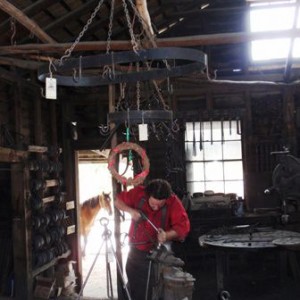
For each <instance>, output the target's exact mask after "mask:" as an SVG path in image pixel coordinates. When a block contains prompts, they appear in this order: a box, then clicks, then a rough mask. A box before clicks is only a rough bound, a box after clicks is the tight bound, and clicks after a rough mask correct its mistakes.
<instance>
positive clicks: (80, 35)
mask: <svg viewBox="0 0 300 300" xmlns="http://www.w3.org/2000/svg"><path fill="white" fill-rule="evenodd" d="M103 2H104V0H100V1H99V3H98V5H97V6H96V8H95V9H94V11H93V13H92V14H91V16H90V18H89V19H88V20H87V22H86V24H85V26H84V27H83V29H82V30H81V32H80V33H79V35H78V37H77V38H76V40H75V42H74V43H73V44H72V45H71V46H70V48H68V49H67V50H66V51H65V54H64V55H63V56H62V57H61V58H60V59H59V60H58V63H59V65H60V66H61V65H62V63H63V60H64V59H66V58H69V57H70V56H71V54H72V52H73V50H74V48H75V47H76V46H77V44H78V43H79V42H80V40H81V38H82V37H83V35H84V34H85V32H86V31H87V30H88V28H89V26H90V25H91V23H92V22H93V20H94V18H95V17H96V15H97V13H98V11H99V10H100V8H101V6H102V4H103Z"/></svg>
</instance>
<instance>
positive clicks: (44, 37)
mask: <svg viewBox="0 0 300 300" xmlns="http://www.w3.org/2000/svg"><path fill="white" fill-rule="evenodd" d="M0 9H1V10H3V11H4V12H6V13H7V14H8V15H10V16H11V17H13V18H14V19H16V20H17V21H18V22H19V23H20V24H22V25H23V26H24V27H25V28H27V29H28V30H29V32H32V33H33V34H34V35H35V36H37V37H38V38H39V39H40V40H41V41H42V42H44V43H56V41H55V40H54V39H53V38H52V37H51V36H49V35H48V34H47V33H46V32H44V31H43V30H42V29H41V28H40V27H39V25H38V24H37V23H36V22H34V21H33V20H31V19H30V18H28V17H27V16H26V15H25V14H24V13H23V12H22V11H21V10H19V9H18V8H16V7H15V6H13V5H12V4H11V3H9V2H8V1H7V0H1V1H0Z"/></svg>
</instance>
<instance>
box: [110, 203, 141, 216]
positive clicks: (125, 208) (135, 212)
mask: <svg viewBox="0 0 300 300" xmlns="http://www.w3.org/2000/svg"><path fill="white" fill-rule="evenodd" d="M115 207H116V208H117V209H119V210H122V211H125V212H127V213H129V214H130V216H131V218H132V219H133V220H134V221H138V220H139V219H140V218H141V214H140V213H139V211H138V210H137V209H135V208H133V207H130V206H128V205H127V204H126V203H125V202H123V201H122V200H120V199H118V198H117V199H116V200H115Z"/></svg>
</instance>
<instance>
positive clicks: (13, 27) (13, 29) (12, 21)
mask: <svg viewBox="0 0 300 300" xmlns="http://www.w3.org/2000/svg"><path fill="white" fill-rule="evenodd" d="M10 30H11V32H12V33H11V37H10V44H11V45H12V46H14V45H16V41H15V37H16V32H17V30H16V19H15V18H10Z"/></svg>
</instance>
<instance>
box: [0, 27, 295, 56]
mask: <svg viewBox="0 0 300 300" xmlns="http://www.w3.org/2000/svg"><path fill="white" fill-rule="evenodd" d="M287 36H288V37H292V38H293V37H298V36H300V29H296V30H279V31H272V32H269V31H268V32H256V33H248V32H232V33H218V34H205V35H192V36H184V37H175V38H174V37H172V38H161V39H157V41H156V42H157V46H158V47H197V46H212V45H224V44H238V43H247V42H251V41H253V40H261V39H274V38H282V37H287ZM106 44H107V42H106V41H94V42H80V43H78V44H77V46H76V47H75V49H74V50H73V51H82V52H85V51H105V50H106V46H107V45H106ZM71 45H72V43H60V44H59V43H57V44H54V43H50V44H25V45H13V46H2V47H0V55H11V54H26V53H33V52H34V51H35V52H36V53H57V54H59V53H64V52H65V51H66V50H67V49H68V48H69V47H70V46H71ZM111 50H112V51H120V50H132V45H131V42H130V41H111Z"/></svg>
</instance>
